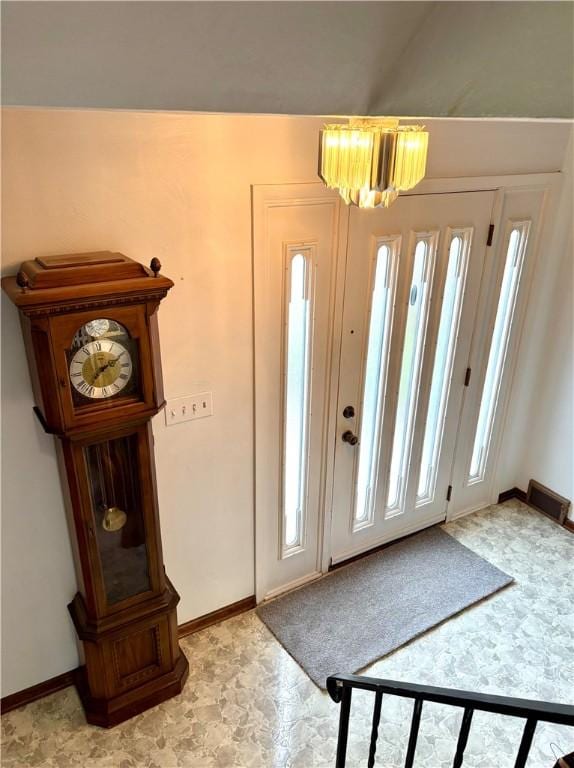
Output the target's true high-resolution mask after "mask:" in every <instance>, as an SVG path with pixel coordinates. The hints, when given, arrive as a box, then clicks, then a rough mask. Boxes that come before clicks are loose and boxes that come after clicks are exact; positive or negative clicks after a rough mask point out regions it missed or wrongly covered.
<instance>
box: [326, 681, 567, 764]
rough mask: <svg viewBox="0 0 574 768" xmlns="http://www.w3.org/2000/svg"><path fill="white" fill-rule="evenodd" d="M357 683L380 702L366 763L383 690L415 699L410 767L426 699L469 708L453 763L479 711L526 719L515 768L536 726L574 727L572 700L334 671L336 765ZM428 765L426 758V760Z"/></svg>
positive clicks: (341, 760) (341, 758) (372, 749)
mask: <svg viewBox="0 0 574 768" xmlns="http://www.w3.org/2000/svg"><path fill="white" fill-rule="evenodd" d="M353 688H358V689H360V690H363V691H373V693H374V694H375V702H374V706H373V720H372V726H371V741H370V745H369V757H368V762H367V768H373V766H374V765H375V753H376V750H377V739H378V735H379V723H380V720H381V706H382V703H383V694H390V695H391V696H403V697H406V698H408V699H414V706H413V715H412V720H411V730H410V733H409V742H408V745H407V756H406V760H405V768H412V766H413V761H414V758H415V750H416V747H417V738H418V734H419V725H420V721H421V712H422V708H423V702H425V701H433V702H435V703H437V704H448V705H450V706H452V707H461V708H462V709H463V710H464V712H463V716H462V722H461V725H460V730H459V734H458V741H457V745H456V752H455V755H454V760H453V763H452V765H453V768H460V766H461V765H462V761H463V757H464V750H465V748H466V742H467V741H468V734H469V731H470V726H471V723H472V716H473V714H474V712H475V710H480V711H482V712H495V713H496V714H498V715H505V716H509V717H522V718H525V720H526V723H525V725H524V731H523V733H522V739H521V741H520V746H519V747H518V754H517V756H516V762H515V763H514V768H524V766H525V765H526V759H527V757H528V753H529V752H530V747H531V745H532V739H533V737H534V731H535V730H536V725H537V723H538V722H539V721H544V722H547V723H558V724H561V725H573V726H574V706H570V705H568V704H550V703H549V702H546V701H529V700H528V699H512V698H509V697H508V696H493V695H491V694H488V693H471V692H469V691H457V690H454V689H451V688H435V687H433V686H431V685H416V684H414V683H399V682H397V681H396V680H380V679H378V678H376V677H360V676H357V675H333V676H332V677H329V678H327V690H328V691H329V695H330V696H331V698H332V699H333V701H335V702H337V704H339V703H340V704H341V712H340V716H339V739H338V742H337V759H336V763H335V767H336V768H345V763H346V760H347V739H348V735H349V716H350V714H351V697H352V694H353ZM423 765H424V763H423Z"/></svg>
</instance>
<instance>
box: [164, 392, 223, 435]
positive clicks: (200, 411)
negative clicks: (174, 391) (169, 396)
mask: <svg viewBox="0 0 574 768" xmlns="http://www.w3.org/2000/svg"><path fill="white" fill-rule="evenodd" d="M212 415H213V399H212V396H211V392H200V393H199V394H197V395H187V397H177V398H175V399H174V400H168V401H167V403H166V406H165V423H166V424H167V426H168V427H171V426H172V424H181V422H182V421H192V420H193V419H203V418H205V417H206V416H212Z"/></svg>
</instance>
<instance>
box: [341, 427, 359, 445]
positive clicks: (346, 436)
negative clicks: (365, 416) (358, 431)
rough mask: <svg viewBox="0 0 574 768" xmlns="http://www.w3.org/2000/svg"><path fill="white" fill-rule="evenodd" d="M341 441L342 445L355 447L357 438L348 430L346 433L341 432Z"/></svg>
mask: <svg viewBox="0 0 574 768" xmlns="http://www.w3.org/2000/svg"><path fill="white" fill-rule="evenodd" d="M341 440H342V441H343V442H344V443H349V445H357V443H358V442H359V438H358V437H357V435H354V434H353V433H352V432H351V430H350V429H348V430H347V431H346V432H343V434H342V435H341Z"/></svg>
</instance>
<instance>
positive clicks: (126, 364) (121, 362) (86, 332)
mask: <svg viewBox="0 0 574 768" xmlns="http://www.w3.org/2000/svg"><path fill="white" fill-rule="evenodd" d="M68 369H69V376H70V382H71V384H72V396H73V400H74V403H75V404H76V405H80V406H81V405H88V404H89V403H92V404H95V402H102V401H105V400H110V399H112V398H115V397H118V396H122V395H134V394H136V393H137V375H136V374H137V345H136V344H135V342H134V340H133V339H132V338H131V336H130V334H129V333H128V331H127V330H126V328H124V326H123V325H121V324H120V323H117V322H116V321H115V320H109V319H107V318H96V319H95V320H90V321H89V322H87V323H85V324H84V325H83V326H82V327H81V328H79V329H78V330H77V331H76V333H75V335H74V339H73V342H72V346H71V348H70V349H69V350H68Z"/></svg>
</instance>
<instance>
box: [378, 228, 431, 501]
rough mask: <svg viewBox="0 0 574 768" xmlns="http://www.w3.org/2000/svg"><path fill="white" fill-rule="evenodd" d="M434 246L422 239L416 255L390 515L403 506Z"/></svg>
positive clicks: (398, 404)
mask: <svg viewBox="0 0 574 768" xmlns="http://www.w3.org/2000/svg"><path fill="white" fill-rule="evenodd" d="M435 242H436V238H435V237H434V236H430V237H425V238H424V239H419V241H418V242H417V244H416V247H415V253H414V261H413V272H412V280H411V286H410V291H409V295H408V309H407V319H406V325H405V335H404V341H403V354H402V361H401V370H400V380H399V392H398V398H397V412H396V420H395V431H394V435H393V448H392V455H391V468H390V474H389V487H388V496H387V509H388V510H389V511H391V512H393V511H395V510H397V509H400V507H401V505H402V498H403V495H404V490H405V488H404V486H405V479H406V475H407V472H408V463H409V456H410V450H411V443H412V431H413V424H414V417H415V413H416V406H417V395H418V385H419V378H420V368H421V360H422V350H423V345H424V337H425V331H426V322H427V315H428V312H427V310H428V298H429V281H430V276H431V267H432V264H433V262H434V252H435Z"/></svg>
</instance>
